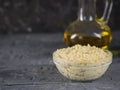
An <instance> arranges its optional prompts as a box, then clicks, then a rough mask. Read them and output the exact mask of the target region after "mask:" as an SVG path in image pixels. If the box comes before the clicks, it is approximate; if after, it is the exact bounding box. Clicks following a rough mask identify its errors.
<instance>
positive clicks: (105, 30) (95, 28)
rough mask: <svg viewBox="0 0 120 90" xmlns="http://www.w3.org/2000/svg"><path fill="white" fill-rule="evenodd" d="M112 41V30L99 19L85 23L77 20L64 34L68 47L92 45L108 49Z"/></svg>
mask: <svg viewBox="0 0 120 90" xmlns="http://www.w3.org/2000/svg"><path fill="white" fill-rule="evenodd" d="M111 40H112V34H111V31H110V28H109V27H108V26H107V25H106V24H105V23H104V21H102V20H101V21H100V20H99V19H96V20H95V21H83V22H81V21H79V20H76V21H74V22H73V23H71V24H70V25H69V26H68V28H67V29H66V30H65V32H64V41H65V43H66V45H67V46H73V45H75V44H81V45H87V44H90V45H91V46H96V47H99V48H102V49H108V45H109V43H110V42H111Z"/></svg>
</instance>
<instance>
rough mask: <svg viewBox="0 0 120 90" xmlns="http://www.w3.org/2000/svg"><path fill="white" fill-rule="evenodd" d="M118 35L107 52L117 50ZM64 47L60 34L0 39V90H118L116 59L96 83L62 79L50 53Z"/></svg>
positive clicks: (119, 64)
mask: <svg viewBox="0 0 120 90" xmlns="http://www.w3.org/2000/svg"><path fill="white" fill-rule="evenodd" d="M119 36H120V32H114V33H113V42H112V44H111V45H110V49H120V48H119V47H120V39H119ZM62 47H65V45H64V43H63V40H62V34H60V33H58V34H57V33H56V34H19V35H1V36H0V90H120V55H119V54H118V55H116V56H114V57H113V63H112V64H111V66H110V68H109V70H108V71H107V72H106V73H105V75H103V76H102V77H101V78H100V79H98V80H95V81H91V82H86V83H83V82H75V81H71V80H68V79H66V78H65V77H63V76H62V75H61V74H60V73H59V72H58V71H57V69H56V67H55V65H54V64H53V62H52V52H53V51H54V50H56V49H58V48H62Z"/></svg>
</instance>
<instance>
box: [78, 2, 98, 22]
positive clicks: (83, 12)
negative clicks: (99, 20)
mask: <svg viewBox="0 0 120 90" xmlns="http://www.w3.org/2000/svg"><path fill="white" fill-rule="evenodd" d="M95 15H96V2H95V0H79V13H78V19H79V20H80V21H93V20H95Z"/></svg>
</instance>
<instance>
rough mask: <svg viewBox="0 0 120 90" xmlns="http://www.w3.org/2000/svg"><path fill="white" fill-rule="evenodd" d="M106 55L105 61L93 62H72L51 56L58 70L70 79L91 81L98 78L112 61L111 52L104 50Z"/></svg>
mask: <svg viewBox="0 0 120 90" xmlns="http://www.w3.org/2000/svg"><path fill="white" fill-rule="evenodd" d="M106 53H108V56H107V57H106V58H105V61H106V62H105V63H101V64H99V65H97V64H96V63H94V64H89V63H88V62H87V63H88V64H83V65H82V64H79V65H78V64H77V65H76V64H74V63H73V62H69V60H66V59H63V58H60V57H55V56H53V61H54V63H55V65H56V67H57V69H58V70H59V72H60V73H61V74H62V75H63V76H65V77H67V78H68V79H70V80H76V81H91V80H95V79H98V78H100V77H101V76H102V75H103V74H104V73H105V72H106V71H107V69H108V68H109V66H110V64H111V63H112V53H111V52H109V51H106Z"/></svg>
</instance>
